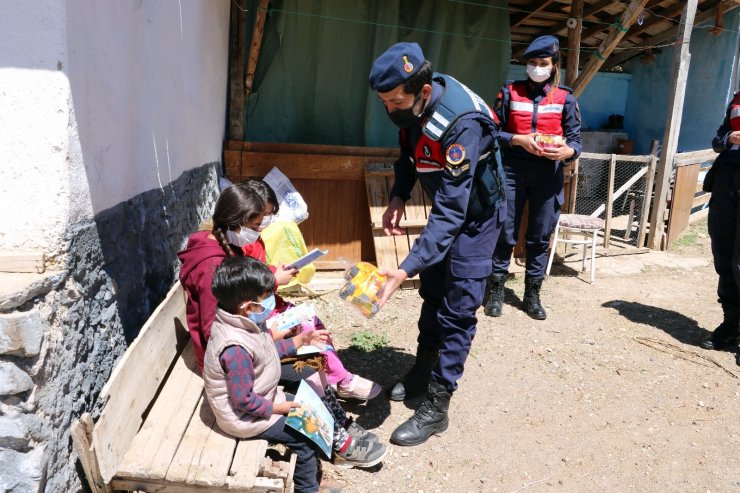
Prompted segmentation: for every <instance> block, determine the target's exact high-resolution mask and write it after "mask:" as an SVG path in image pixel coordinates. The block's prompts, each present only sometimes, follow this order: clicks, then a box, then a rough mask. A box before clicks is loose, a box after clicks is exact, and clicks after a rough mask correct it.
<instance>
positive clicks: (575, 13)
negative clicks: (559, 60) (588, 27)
mask: <svg viewBox="0 0 740 493" xmlns="http://www.w3.org/2000/svg"><path fill="white" fill-rule="evenodd" d="M570 16H571V18H572V19H575V20H576V25H575V26H574V27H572V28H570V27H569V28H568V63H567V65H566V68H565V85H566V86H570V85H571V84H573V82H575V80H576V78H578V60H579V58H580V55H581V30H582V29H583V20H582V19H583V0H573V3H572V4H571V6H570Z"/></svg>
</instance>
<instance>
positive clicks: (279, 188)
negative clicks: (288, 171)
mask: <svg viewBox="0 0 740 493" xmlns="http://www.w3.org/2000/svg"><path fill="white" fill-rule="evenodd" d="M264 180H265V182H267V184H268V185H270V187H272V189H273V190H274V191H275V195H277V199H278V204H279V206H280V210H279V211H278V214H277V219H280V220H286V221H293V222H295V223H296V224H298V223H300V222H302V221H305V220H306V219H308V206H307V205H306V202H305V201H304V200H303V197H301V194H300V193H298V190H296V188H295V187H294V186H293V184H292V183H291V182H290V180H289V179H288V177H287V176H285V175H284V174H283V173H282V172H281V171H280V170H279V169H277V168H272V169H271V170H270V172H269V173H267V175H265V177H264Z"/></svg>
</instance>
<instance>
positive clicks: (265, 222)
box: [257, 214, 275, 231]
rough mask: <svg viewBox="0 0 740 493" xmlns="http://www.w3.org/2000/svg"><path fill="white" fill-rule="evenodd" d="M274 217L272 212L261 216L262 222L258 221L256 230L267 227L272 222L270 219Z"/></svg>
mask: <svg viewBox="0 0 740 493" xmlns="http://www.w3.org/2000/svg"><path fill="white" fill-rule="evenodd" d="M274 217H275V216H273V215H272V214H270V215H269V216H265V217H263V218H262V222H261V223H260V227H259V229H257V231H262V230H264V229H265V228H266V227H268V226H269V225H270V224H272V221H273V219H274Z"/></svg>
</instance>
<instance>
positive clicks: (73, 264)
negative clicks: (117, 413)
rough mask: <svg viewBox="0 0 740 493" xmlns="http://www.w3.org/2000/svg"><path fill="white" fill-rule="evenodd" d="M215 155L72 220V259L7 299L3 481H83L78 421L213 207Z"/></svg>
mask: <svg viewBox="0 0 740 493" xmlns="http://www.w3.org/2000/svg"><path fill="white" fill-rule="evenodd" d="M217 175H218V164H216V163H214V164H208V165H205V166H202V167H200V168H196V169H193V170H190V171H188V172H186V173H184V174H183V175H182V176H180V177H179V178H177V179H176V180H174V181H173V182H171V183H170V184H169V185H167V186H165V187H164V188H163V189H157V190H152V191H149V192H145V193H143V194H139V195H137V196H135V197H133V198H132V199H130V200H127V201H126V202H124V203H121V204H119V205H117V206H115V207H112V208H110V209H108V210H105V211H103V212H102V213H100V214H98V215H96V216H95V218H94V220H91V221H84V222H81V223H77V224H73V225H71V226H70V227H69V228H68V230H67V234H66V237H65V244H64V251H65V252H66V257H65V261H64V270H63V271H58V272H49V273H46V274H45V275H43V276H39V277H38V279H37V280H36V281H35V282H34V283H31V285H27V286H26V287H24V288H23V289H20V290H17V291H16V292H15V293H13V294H12V295H6V296H3V297H1V299H0V491H3V492H13V493H25V492H38V491H47V492H54V493H57V492H67V491H78V490H80V488H81V484H82V482H83V481H84V480H83V479H82V478H81V472H80V471H78V470H77V464H76V462H77V457H76V454H75V452H74V448H73V446H72V441H71V439H70V435H69V430H70V426H71V423H72V421H73V420H75V419H77V418H78V417H79V416H80V415H81V414H82V413H84V412H90V413H92V415H93V418H94V419H95V418H97V415H98V414H99V412H100V409H101V406H102V403H99V402H98V401H97V398H98V395H99V393H100V390H101V389H102V387H103V385H104V384H105V382H106V381H107V379H108V377H109V375H110V373H111V371H112V369H113V367H114V365H115V363H116V361H117V360H118V358H119V357H120V356H121V354H123V352H124V351H125V349H126V340H128V341H131V340H133V338H135V336H136V334H137V333H138V330H139V328H140V327H141V325H142V324H143V323H144V322H145V321H146V318H147V317H148V316H149V314H150V313H151V312H152V311H153V310H154V309H155V308H156V306H157V304H159V302H160V301H161V300H162V299H164V296H165V294H166V293H167V291H168V290H169V288H170V287H171V286H172V284H173V282H174V281H175V279H176V276H177V272H178V270H179V262H178V261H177V257H176V253H177V251H178V250H180V249H181V248H182V247H183V246H184V245H185V242H186V240H187V236H188V235H189V234H190V233H191V232H193V231H195V230H196V229H197V227H198V225H199V224H200V223H201V222H202V221H203V220H204V219H206V218H208V217H209V216H210V214H211V212H212V208H213V204H214V202H215V198H216V195H217Z"/></svg>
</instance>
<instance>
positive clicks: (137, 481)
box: [72, 283, 295, 493]
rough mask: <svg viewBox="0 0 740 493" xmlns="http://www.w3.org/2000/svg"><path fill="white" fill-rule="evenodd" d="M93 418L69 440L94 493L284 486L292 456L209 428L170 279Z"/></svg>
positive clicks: (180, 298) (179, 293) (78, 425)
mask: <svg viewBox="0 0 740 493" xmlns="http://www.w3.org/2000/svg"><path fill="white" fill-rule="evenodd" d="M100 398H101V399H102V400H104V402H105V405H104V407H103V410H102V411H101V413H100V416H99V418H98V420H97V422H96V423H95V424H93V422H92V419H91V417H90V415H87V414H86V415H83V416H82V417H81V418H80V420H78V421H76V422H75V423H74V424H73V426H72V438H73V441H74V444H75V448H76V450H77V453H78V455H79V457H80V462H81V464H82V467H83V469H84V471H85V474H86V476H87V479H88V482H89V484H90V488H91V490H92V491H93V492H112V491H117V490H128V491H147V492H171V493H179V492H190V491H204V492H227V491H228V492H288V491H292V489H293V484H292V483H293V471H294V468H295V456H294V455H291V456H290V458H287V459H285V458H283V457H282V456H280V457H278V458H276V460H275V461H273V460H272V459H271V458H269V457H266V454H267V450H268V444H267V442H266V441H264V440H237V439H235V438H233V437H230V436H228V435H226V434H224V433H223V432H222V431H221V430H219V428H218V426H216V423H215V418H214V416H213V413H212V412H211V409H210V406H209V405H208V403H207V402H206V400H205V396H204V392H203V379H202V378H201V377H200V375H199V374H198V373H197V363H196V361H195V354H194V352H193V347H192V344H191V343H190V341H189V337H188V333H187V330H186V329H185V294H184V292H183V290H182V288H181V286H180V284H179V283H177V284H176V285H175V286H174V287H173V288H172V290H171V291H170V292H169V294H168V295H167V298H166V299H165V300H164V301H163V302H162V304H161V305H160V306H159V307H158V308H157V309H156V310H155V312H154V313H153V314H152V316H151V317H150V318H149V320H148V321H147V323H146V324H145V325H144V327H143V328H142V330H141V332H140V333H139V336H138V337H137V338H136V340H135V341H134V342H133V343H132V344H131V346H130V347H129V348H128V349H127V351H126V353H125V354H124V355H123V357H122V358H121V360H120V361H119V362H118V364H117V365H116V368H115V369H114V371H113V373H112V374H111V377H110V379H109V381H108V383H107V384H106V385H105V387H104V388H103V390H102V392H101V396H100Z"/></svg>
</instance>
